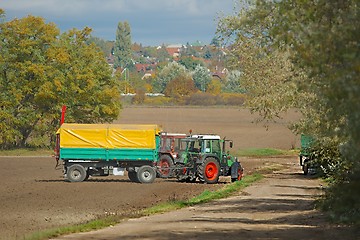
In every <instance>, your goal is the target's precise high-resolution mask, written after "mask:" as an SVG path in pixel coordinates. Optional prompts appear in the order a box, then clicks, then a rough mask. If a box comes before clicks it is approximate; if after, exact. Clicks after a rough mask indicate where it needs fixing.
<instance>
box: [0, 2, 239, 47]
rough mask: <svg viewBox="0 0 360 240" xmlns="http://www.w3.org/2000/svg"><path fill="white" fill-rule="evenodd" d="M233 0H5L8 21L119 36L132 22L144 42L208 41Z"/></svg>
mask: <svg viewBox="0 0 360 240" xmlns="http://www.w3.org/2000/svg"><path fill="white" fill-rule="evenodd" d="M235 2H236V1H234V0H0V8H2V9H3V10H5V15H6V20H7V21H11V20H12V19H14V18H23V17H26V16H28V15H33V16H39V17H42V18H44V19H45V21H46V22H53V23H55V24H56V25H57V27H58V28H59V29H60V30H61V32H65V31H67V30H69V29H72V28H77V29H83V28H84V27H90V28H92V30H93V31H92V35H93V36H95V37H99V38H102V39H104V40H115V35H116V28H117V25H118V23H119V22H124V21H127V22H128V23H129V24H130V28H131V37H132V42H133V43H134V42H136V43H141V44H142V45H143V46H158V45H161V44H186V43H190V44H191V43H193V42H195V41H201V42H202V43H203V44H209V43H210V42H211V40H212V39H213V37H214V36H215V32H216V26H217V22H218V19H219V17H222V16H228V15H231V14H232V13H233V12H234V6H235Z"/></svg>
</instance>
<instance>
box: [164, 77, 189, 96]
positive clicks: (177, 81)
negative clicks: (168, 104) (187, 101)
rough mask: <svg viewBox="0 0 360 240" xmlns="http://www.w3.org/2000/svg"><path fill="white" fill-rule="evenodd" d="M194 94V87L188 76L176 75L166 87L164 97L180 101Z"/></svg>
mask: <svg viewBox="0 0 360 240" xmlns="http://www.w3.org/2000/svg"><path fill="white" fill-rule="evenodd" d="M194 92H196V87H195V84H194V81H193V79H192V78H191V76H190V75H178V76H176V77H175V78H174V79H172V80H171V81H170V82H169V83H168V84H167V86H166V89H165V91H164V93H165V95H166V96H168V97H172V98H175V99H181V98H182V97H184V96H189V95H190V94H191V93H194Z"/></svg>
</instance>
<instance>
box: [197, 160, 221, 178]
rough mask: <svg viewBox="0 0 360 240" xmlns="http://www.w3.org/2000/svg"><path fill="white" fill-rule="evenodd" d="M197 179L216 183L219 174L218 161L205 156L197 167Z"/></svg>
mask: <svg viewBox="0 0 360 240" xmlns="http://www.w3.org/2000/svg"><path fill="white" fill-rule="evenodd" d="M198 175H199V180H200V181H201V182H206V183H217V182H218V180H219V176H220V165H219V162H218V161H217V160H216V159H215V158H213V157H209V158H206V159H205V161H204V162H203V163H202V164H201V165H199V167H198Z"/></svg>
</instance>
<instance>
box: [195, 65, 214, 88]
mask: <svg viewBox="0 0 360 240" xmlns="http://www.w3.org/2000/svg"><path fill="white" fill-rule="evenodd" d="M192 77H193V79H194V82H195V86H196V87H197V89H199V90H200V91H202V92H205V91H206V89H207V86H208V84H209V83H210V81H211V76H210V71H209V69H207V68H206V67H203V66H201V65H197V66H196V68H195V70H194V71H193V72H192Z"/></svg>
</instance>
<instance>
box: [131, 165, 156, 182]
mask: <svg viewBox="0 0 360 240" xmlns="http://www.w3.org/2000/svg"><path fill="white" fill-rule="evenodd" d="M136 176H137V178H138V180H139V182H140V183H153V182H154V180H155V178H156V171H155V170H154V168H152V167H150V166H148V165H144V166H141V167H140V168H139V169H138V171H137V174H136Z"/></svg>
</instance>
